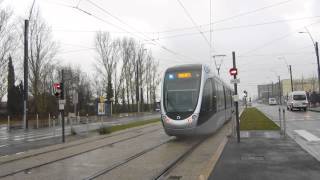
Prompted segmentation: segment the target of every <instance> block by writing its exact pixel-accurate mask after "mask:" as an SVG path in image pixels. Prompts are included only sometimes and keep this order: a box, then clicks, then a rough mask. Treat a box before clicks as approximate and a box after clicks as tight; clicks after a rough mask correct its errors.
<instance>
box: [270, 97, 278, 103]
mask: <svg viewBox="0 0 320 180" xmlns="http://www.w3.org/2000/svg"><path fill="white" fill-rule="evenodd" d="M269 105H277V100H276V98H269Z"/></svg>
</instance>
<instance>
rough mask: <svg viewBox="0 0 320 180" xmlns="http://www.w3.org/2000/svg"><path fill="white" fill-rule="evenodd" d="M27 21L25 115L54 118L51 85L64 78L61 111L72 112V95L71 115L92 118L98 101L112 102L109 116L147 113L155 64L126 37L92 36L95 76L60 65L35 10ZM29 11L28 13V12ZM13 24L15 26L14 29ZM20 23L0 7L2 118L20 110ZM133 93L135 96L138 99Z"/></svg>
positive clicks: (155, 79) (55, 44)
mask: <svg viewBox="0 0 320 180" xmlns="http://www.w3.org/2000/svg"><path fill="white" fill-rule="evenodd" d="M31 11H32V13H30V17H29V36H28V40H29V50H28V54H29V57H28V63H29V77H28V84H29V87H28V88H29V92H28V94H29V104H28V106H29V108H28V112H29V114H47V113H57V109H58V108H57V106H58V104H57V99H56V97H55V96H54V95H53V93H54V92H53V91H54V90H53V83H55V82H59V81H60V80H61V70H62V69H63V70H64V71H65V72H66V74H67V76H68V77H67V78H65V79H66V80H65V83H64V87H65V99H66V105H65V108H66V111H67V112H73V108H74V105H73V98H74V97H73V96H74V95H75V93H77V94H78V104H77V110H78V111H79V112H80V113H81V114H87V113H88V114H93V113H95V105H96V103H97V100H98V98H99V97H100V96H104V97H105V98H106V99H107V100H108V101H113V105H114V106H113V111H114V112H135V111H137V102H138V101H137V99H138V98H139V97H140V98H139V99H140V103H141V107H142V110H144V111H149V110H152V109H153V107H154V104H155V102H156V96H157V93H156V90H157V87H158V84H159V70H158V66H159V63H158V61H156V60H155V59H154V57H153V56H152V52H151V50H148V49H145V47H144V45H143V44H142V43H140V42H138V41H137V40H135V39H133V38H129V37H112V36H111V34H110V33H109V32H96V34H95V37H94V42H95V54H96V56H95V61H94V65H93V66H94V68H95V73H93V74H90V75H89V74H88V73H86V72H84V71H83V70H82V69H81V68H79V67H76V66H74V65H60V64H61V63H59V62H61V61H60V60H59V59H58V57H57V56H58V55H59V52H60V46H59V43H58V42H57V41H55V40H54V38H53V36H52V31H51V28H50V26H49V25H48V24H47V23H46V22H45V20H44V19H43V18H42V16H41V13H40V10H39V9H36V10H31ZM31 11H30V12H31ZM17 21H18V23H17ZM20 22H24V20H23V19H22V18H20V19H19V18H18V20H15V18H14V16H13V12H12V10H11V9H9V8H4V7H1V3H0V101H1V100H2V99H3V97H4V96H7V112H8V114H10V115H21V113H22V108H23V105H22V103H23V83H22V80H23V78H22V77H23V44H24V41H23V35H24V26H23V23H20ZM138 91H140V93H139V95H138Z"/></svg>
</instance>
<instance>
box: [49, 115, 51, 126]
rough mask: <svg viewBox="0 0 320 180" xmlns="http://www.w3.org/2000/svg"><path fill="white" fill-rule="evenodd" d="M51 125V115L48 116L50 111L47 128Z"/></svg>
mask: <svg viewBox="0 0 320 180" xmlns="http://www.w3.org/2000/svg"><path fill="white" fill-rule="evenodd" d="M50 127H51V116H50V113H49V128H50Z"/></svg>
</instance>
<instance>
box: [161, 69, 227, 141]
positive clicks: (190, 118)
mask: <svg viewBox="0 0 320 180" xmlns="http://www.w3.org/2000/svg"><path fill="white" fill-rule="evenodd" d="M232 95H233V92H232V91H231V89H230V88H229V86H227V85H226V84H225V83H224V82H223V81H222V80H221V79H220V78H219V77H217V76H215V75H214V74H213V73H212V72H211V70H210V69H209V67H208V66H205V65H201V64H188V65H180V66H175V67H171V68H168V69H167V70H166V71H165V73H164V77H163V80H162V86H161V121H162V124H163V127H164V129H165V132H166V133H167V134H168V135H170V136H185V135H205V134H210V133H213V132H215V131H216V130H217V129H219V128H220V127H221V126H222V125H223V124H224V123H225V122H226V121H227V120H228V119H230V118H231V116H232V108H233V102H232Z"/></svg>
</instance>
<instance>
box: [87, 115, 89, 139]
mask: <svg viewBox="0 0 320 180" xmlns="http://www.w3.org/2000/svg"><path fill="white" fill-rule="evenodd" d="M87 134H89V116H88V114H87Z"/></svg>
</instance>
